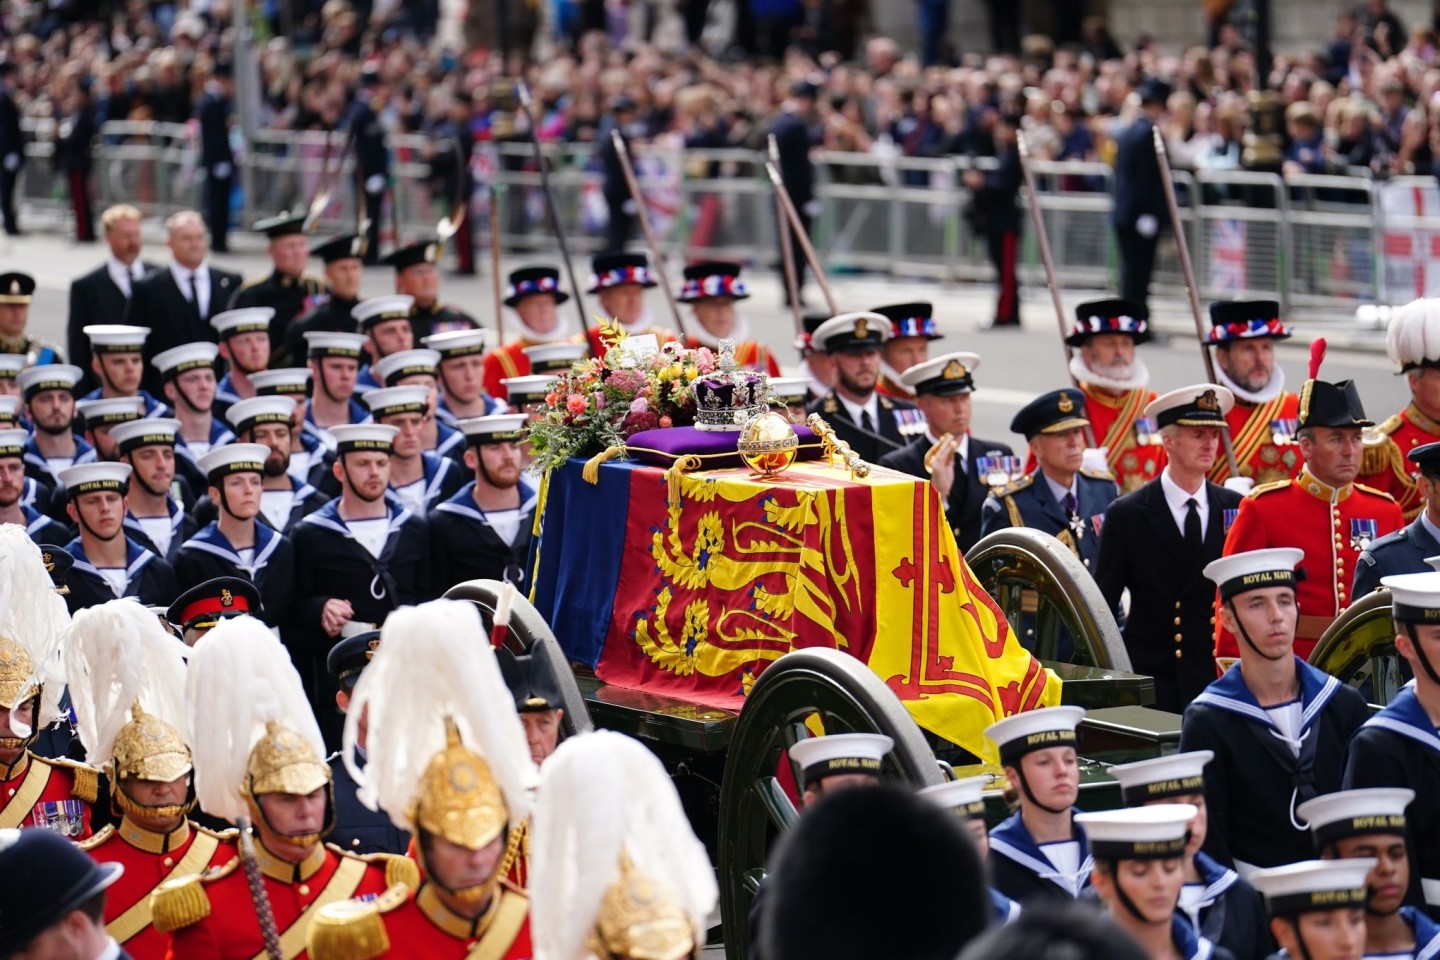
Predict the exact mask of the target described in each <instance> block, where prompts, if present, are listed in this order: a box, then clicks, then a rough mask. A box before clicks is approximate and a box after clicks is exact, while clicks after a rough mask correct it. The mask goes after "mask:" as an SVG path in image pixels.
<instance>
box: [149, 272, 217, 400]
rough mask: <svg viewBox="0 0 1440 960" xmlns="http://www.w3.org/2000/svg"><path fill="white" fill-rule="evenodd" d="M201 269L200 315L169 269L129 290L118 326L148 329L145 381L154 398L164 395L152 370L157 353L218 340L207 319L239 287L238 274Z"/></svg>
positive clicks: (158, 377) (197, 307) (157, 376)
mask: <svg viewBox="0 0 1440 960" xmlns="http://www.w3.org/2000/svg"><path fill="white" fill-rule="evenodd" d="M201 269H203V270H208V271H210V302H209V303H208V304H207V305H206V310H205V312H204V314H203V315H201V313H200V310H199V306H198V305H197V304H195V303H192V302H191V301H190V300H189V298H187V297H186V296H185V294H184V293H182V292H181V290H180V287H179V285H178V284H177V283H176V282H175V274H174V273H173V272H171V270H170V268H169V267H162V268H161V269H159V270H156V271H155V272H154V273H152V274H150V275H149V276H147V277H144V278H142V279H141V280H139V281H137V282H136V283H135V285H134V287H133V288H132V292H131V295H130V303H129V305H128V307H127V308H126V311H125V316H124V318H123V319H122V320H121V322H122V323H132V324H135V325H136V326H140V327H149V328H150V336H148V337H146V338H145V349H144V351H143V353H144V356H145V379H144V381H143V385H144V387H145V389H146V390H148V391H149V392H150V393H152V394H154V395H155V396H157V397H161V396H164V391H163V389H162V382H161V377H160V372H159V371H158V370H156V369H155V365H154V363H153V362H152V361H154V359H155V357H156V355H157V354H160V353H163V352H165V351H166V350H169V349H170V348H171V347H178V346H180V345H181V344H185V343H195V342H196V341H199V340H209V341H210V342H211V343H217V342H219V340H220V337H219V335H218V334H216V333H215V328H214V327H212V326H210V318H211V317H213V316H215V315H216V314H217V313H224V312H225V310H226V309H227V307H228V305H229V303H230V298H231V297H232V296H234V294H235V291H236V290H238V289H239V288H240V275H239V274H238V273H230V272H228V271H226V270H217V269H215V268H214V267H212V266H209V265H208V264H207V265H206V266H204V267H202V268H201Z"/></svg>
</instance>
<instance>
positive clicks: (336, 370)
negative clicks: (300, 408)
mask: <svg viewBox="0 0 1440 960" xmlns="http://www.w3.org/2000/svg"><path fill="white" fill-rule="evenodd" d="M305 342H306V344H308V349H309V352H308V354H307V356H308V357H309V365H310V372H311V374H313V381H314V384H315V386H316V388H317V389H316V392H315V395H314V396H313V397H312V398H311V400H310V403H309V405H308V407H307V408H306V411H305V421H306V423H310V424H313V425H314V426H315V427H316V428H318V430H319V431H321V433H322V435H323V434H326V433H328V431H329V429H330V428H331V427H334V426H338V425H341V424H347V423H364V422H365V420H366V418H367V417H369V415H370V414H369V412H368V411H366V409H365V407H364V405H363V404H361V403H360V401H359V399H358V398H356V396H355V378H356V377H357V376H358V375H359V373H360V359H361V357H362V356H363V354H364V350H365V345H366V344H367V343H368V342H369V341H368V339H367V338H366V337H364V336H363V335H361V334H358V333H323V332H311V333H307V334H306V335H305ZM322 439H323V440H326V441H327V442H326V446H327V447H331V446H333V443H331V442H328V441H329V440H330V438H329V437H325V436H322Z"/></svg>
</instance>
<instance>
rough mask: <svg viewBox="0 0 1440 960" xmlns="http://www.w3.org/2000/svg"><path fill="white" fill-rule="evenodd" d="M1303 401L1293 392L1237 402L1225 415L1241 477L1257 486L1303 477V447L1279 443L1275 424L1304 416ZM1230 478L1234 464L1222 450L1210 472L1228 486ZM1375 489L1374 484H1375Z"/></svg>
mask: <svg viewBox="0 0 1440 960" xmlns="http://www.w3.org/2000/svg"><path fill="white" fill-rule="evenodd" d="M1299 411H1300V398H1299V397H1298V396H1296V395H1295V394H1293V393H1282V394H1280V396H1278V397H1276V398H1275V399H1274V400H1271V401H1269V402H1268V403H1260V404H1254V403H1245V402H1244V401H1243V400H1240V399H1238V398H1237V399H1236V401H1235V406H1234V407H1232V408H1231V409H1230V412H1229V413H1227V414H1226V415H1225V421H1226V422H1227V423H1229V424H1230V444H1231V446H1233V447H1234V449H1235V462H1236V463H1238V464H1239V465H1240V475H1241V476H1242V477H1249V478H1251V479H1252V480H1254V481H1255V483H1256V484H1262V483H1274V482H1276V481H1277V480H1290V479H1292V478H1294V477H1297V476H1299V475H1300V470H1301V468H1302V467H1304V466H1305V460H1304V459H1303V458H1302V457H1301V456H1300V446H1299V444H1297V443H1295V442H1294V441H1292V440H1289V439H1288V438H1286V439H1285V442H1284V443H1281V444H1276V443H1275V430H1274V428H1273V426H1272V425H1273V423H1274V422H1275V421H1276V420H1292V421H1293V420H1295V419H1296V418H1297V417H1299V415H1300V413H1299ZM1229 477H1230V464H1228V463H1227V462H1226V461H1225V454H1224V450H1223V448H1222V450H1221V452H1220V454H1219V456H1218V457H1217V458H1216V460H1215V466H1214V467H1213V468H1212V469H1211V471H1210V479H1211V480H1212V481H1214V482H1215V483H1224V482H1225V481H1226V480H1227V479H1229ZM1371 486H1374V484H1371Z"/></svg>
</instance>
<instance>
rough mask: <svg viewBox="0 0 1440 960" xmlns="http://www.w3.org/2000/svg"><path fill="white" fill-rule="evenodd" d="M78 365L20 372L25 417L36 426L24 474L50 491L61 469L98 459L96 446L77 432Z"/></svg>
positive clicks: (61, 365)
mask: <svg viewBox="0 0 1440 960" xmlns="http://www.w3.org/2000/svg"><path fill="white" fill-rule="evenodd" d="M82 376H83V374H82V372H81V370H80V368H79V367H74V366H71V365H70V364H68V363H51V364H47V365H45V366H43V367H31V368H30V369H28V370H24V371H21V373H20V396H21V398H22V399H23V400H24V403H25V419H27V420H29V421H30V423H32V424H33V425H34V427H35V429H34V432H33V433H32V434H31V435H30V440H29V442H28V443H27V444H26V446H25V475H26V476H28V477H30V478H31V479H33V480H36V481H38V482H39V483H42V484H44V485H45V486H47V487H49V488H50V489H51V490H54V489H55V488H56V487H58V486H59V485H60V471H61V470H64V469H65V468H66V467H73V466H74V465H75V464H77V463H86V462H88V461H90V460H93V459H95V448H94V447H92V446H90V444H88V443H86V442H85V439H84V438H83V437H80V436H78V435H76V433H75V388H76V386H77V385H78V384H79V383H80V379H81V377H82Z"/></svg>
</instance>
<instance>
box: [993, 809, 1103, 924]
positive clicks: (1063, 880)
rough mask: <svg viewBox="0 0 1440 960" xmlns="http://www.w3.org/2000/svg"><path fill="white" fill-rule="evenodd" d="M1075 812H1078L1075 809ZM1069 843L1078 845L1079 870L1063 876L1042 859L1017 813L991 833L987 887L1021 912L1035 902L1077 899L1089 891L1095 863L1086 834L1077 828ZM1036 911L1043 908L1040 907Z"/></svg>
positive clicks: (1039, 847)
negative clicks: (1014, 903) (990, 887)
mask: <svg viewBox="0 0 1440 960" xmlns="http://www.w3.org/2000/svg"><path fill="white" fill-rule="evenodd" d="M1074 812H1075V813H1079V812H1080V811H1079V810H1078V809H1076V810H1075V811H1074ZM1071 839H1072V840H1075V841H1078V843H1079V844H1080V849H1079V854H1078V857H1077V859H1078V861H1079V869H1078V870H1077V871H1076V872H1075V873H1073V874H1068V873H1062V872H1060V871H1059V870H1057V869H1056V868H1055V865H1054V864H1052V863H1051V862H1050V860H1049V858H1048V857H1046V856H1045V851H1044V850H1043V849H1041V847H1042V845H1041V844H1038V843H1036V842H1035V838H1034V837H1032V836H1031V835H1030V831H1029V830H1028V829H1027V828H1026V826H1025V821H1024V820H1023V819H1021V817H1020V813H1019V811H1016V812H1015V813H1012V814H1011V815H1010V816H1009V817H1007V818H1006V819H1005V820H1004V821H1002V822H1001V823H1000V824H998V825H997V826H996V827H995V829H994V830H991V831H990V856H989V857H988V858H987V860H986V866H987V867H988V868H989V870H990V886H992V887H993V888H995V889H996V890H998V891H1000V892H1001V893H1003V894H1004V895H1005V896H1007V897H1009V898H1010V899H1011V900H1014V901H1015V902H1016V903H1018V904H1020V906H1021V909H1022V910H1024V909H1026V907H1027V905H1029V904H1035V903H1037V902H1038V903H1039V904H1044V903H1056V902H1064V901H1066V900H1073V899H1075V898H1076V897H1079V896H1080V895H1081V894H1082V893H1084V892H1085V890H1087V889H1088V888H1089V887H1090V870H1091V867H1093V866H1094V860H1093V859H1092V858H1091V856H1090V845H1089V844H1088V843H1087V842H1086V839H1085V831H1084V830H1081V829H1080V828H1079V826H1078V825H1077V826H1076V827H1075V828H1074V830H1073V836H1072V837H1071ZM1039 909H1044V908H1043V906H1041V907H1039Z"/></svg>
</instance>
